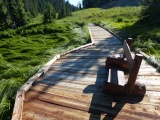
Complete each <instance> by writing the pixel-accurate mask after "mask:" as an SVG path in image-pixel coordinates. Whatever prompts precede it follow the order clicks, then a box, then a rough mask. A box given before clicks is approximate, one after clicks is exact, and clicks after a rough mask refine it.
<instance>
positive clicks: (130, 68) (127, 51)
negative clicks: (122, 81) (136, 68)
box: [123, 40, 134, 71]
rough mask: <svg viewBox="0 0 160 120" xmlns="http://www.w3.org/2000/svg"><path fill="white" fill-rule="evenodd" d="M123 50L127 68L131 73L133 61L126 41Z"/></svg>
mask: <svg viewBox="0 0 160 120" xmlns="http://www.w3.org/2000/svg"><path fill="white" fill-rule="evenodd" d="M123 49H124V54H125V57H126V58H127V62H128V66H129V71H131V70H132V68H133V65H134V59H133V58H132V55H131V50H130V47H129V45H128V44H127V42H126V40H124V43H123Z"/></svg>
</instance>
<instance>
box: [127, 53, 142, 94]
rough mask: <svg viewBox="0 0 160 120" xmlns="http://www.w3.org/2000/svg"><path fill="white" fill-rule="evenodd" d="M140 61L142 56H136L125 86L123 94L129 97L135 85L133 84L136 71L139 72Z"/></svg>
mask: <svg viewBox="0 0 160 120" xmlns="http://www.w3.org/2000/svg"><path fill="white" fill-rule="evenodd" d="M142 59H143V55H141V54H136V56H135V59H134V62H135V63H134V65H133V68H132V70H131V73H130V75H129V78H128V82H127V85H126V87H125V94H127V95H131V94H132V92H133V89H134V85H135V82H136V78H137V75H138V71H139V68H140V65H141V62H142Z"/></svg>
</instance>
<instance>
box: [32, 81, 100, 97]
mask: <svg viewBox="0 0 160 120" xmlns="http://www.w3.org/2000/svg"><path fill="white" fill-rule="evenodd" d="M32 88H33V89H34V88H38V89H39V91H40V90H42V91H43V90H45V89H46V88H48V90H49V89H56V90H63V91H70V92H73V93H75V92H77V93H84V92H85V93H88V94H92V93H94V94H95V95H97V96H98V95H101V94H102V93H101V91H102V90H101V87H99V86H95V85H89V86H87V87H85V86H84V88H83V87H81V88H76V89H73V88H72V87H69V86H62V85H53V86H52V85H50V86H49V85H47V84H43V83H35V84H34V86H33V87H32Z"/></svg>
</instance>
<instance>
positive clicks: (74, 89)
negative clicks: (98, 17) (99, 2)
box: [22, 24, 160, 120]
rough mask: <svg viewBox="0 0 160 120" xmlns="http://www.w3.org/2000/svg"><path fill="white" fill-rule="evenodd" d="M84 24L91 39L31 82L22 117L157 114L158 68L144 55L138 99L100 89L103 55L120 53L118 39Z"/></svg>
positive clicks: (88, 119)
mask: <svg viewBox="0 0 160 120" xmlns="http://www.w3.org/2000/svg"><path fill="white" fill-rule="evenodd" d="M89 28H90V31H91V33H92V38H93V40H94V41H95V45H93V46H90V47H87V48H84V49H80V50H78V51H75V52H72V53H70V54H67V55H65V56H63V57H61V58H60V59H59V60H57V61H56V62H55V63H54V64H52V66H51V68H50V69H49V70H48V71H47V72H46V73H45V74H43V75H42V76H41V77H39V78H38V79H37V80H36V81H35V82H34V83H33V86H32V87H31V88H30V89H29V90H28V91H27V92H26V94H25V101H24V107H23V112H22V119H23V120H54V119H57V120H63V119H64V120H66V119H71V120H83V119H84V120H100V119H106V120H108V119H111V120H112V119H129V120H133V119H139V120H142V119H144V120H150V119H157V120H158V119H160V74H158V73H157V72H156V69H154V68H153V67H151V66H149V65H147V64H146V63H145V61H143V63H142V66H141V68H140V72H139V75H138V81H141V82H144V83H145V84H146V86H147V92H146V95H145V96H144V98H143V100H142V101H141V102H138V99H139V98H138V97H126V96H111V95H105V94H103V93H101V90H102V84H103V81H104V80H106V79H107V74H106V70H105V67H104V65H105V59H106V56H107V55H108V54H115V53H118V54H119V53H122V43H121V41H120V40H118V39H117V38H116V37H114V36H113V35H112V34H110V33H109V32H107V31H106V30H104V29H102V28H100V27H98V26H94V25H92V24H90V26H89ZM119 100H122V101H123V102H116V101H119Z"/></svg>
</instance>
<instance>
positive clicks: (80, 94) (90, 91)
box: [32, 85, 159, 106]
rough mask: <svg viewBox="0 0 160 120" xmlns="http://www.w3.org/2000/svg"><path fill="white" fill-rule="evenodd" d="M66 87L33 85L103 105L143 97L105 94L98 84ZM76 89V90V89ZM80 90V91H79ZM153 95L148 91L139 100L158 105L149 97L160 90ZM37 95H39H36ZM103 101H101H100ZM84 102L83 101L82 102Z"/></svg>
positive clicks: (53, 92) (145, 103) (135, 100)
mask: <svg viewBox="0 0 160 120" xmlns="http://www.w3.org/2000/svg"><path fill="white" fill-rule="evenodd" d="M65 88H66V89H64V88H63V89H62V88H60V89H59V88H58V87H54V86H42V85H38V86H34V87H32V90H35V91H43V92H44V93H49V94H53V95H57V96H61V97H65V98H66V97H67V98H70V99H76V100H81V101H85V102H91V99H92V102H93V101H94V103H95V104H96V103H98V104H101V105H103V106H105V105H107V102H111V101H112V102H113V101H121V102H122V101H123V102H127V103H138V101H139V100H140V99H142V98H141V97H136V96H118V95H115V96H110V95H105V94H103V93H101V92H100V91H101V89H100V88H98V87H96V86H89V87H87V88H85V89H83V90H82V89H81V90H80V89H79V90H78V89H77V88H76V89H68V88H67V87H65ZM74 90H75V91H74ZM77 90H78V91H77ZM152 93H153V95H152V94H151V93H150V92H147V93H146V96H145V97H144V98H143V100H142V101H141V102H139V104H144V105H156V106H157V105H158V104H159V102H158V101H156V102H152V103H149V98H148V95H149V97H152V98H153V97H154V95H155V94H159V92H152ZM35 94H39V93H35ZM35 96H37V95H35ZM100 101H101V102H100ZM82 103H83V102H82Z"/></svg>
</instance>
